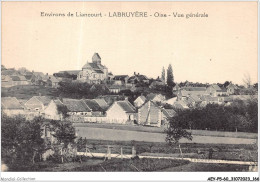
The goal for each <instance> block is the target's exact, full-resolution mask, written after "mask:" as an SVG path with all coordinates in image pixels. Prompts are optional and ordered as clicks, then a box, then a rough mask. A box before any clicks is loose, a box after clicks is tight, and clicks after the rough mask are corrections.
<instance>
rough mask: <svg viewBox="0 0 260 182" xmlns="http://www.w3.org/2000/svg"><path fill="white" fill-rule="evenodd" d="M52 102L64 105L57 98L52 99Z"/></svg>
mask: <svg viewBox="0 0 260 182" xmlns="http://www.w3.org/2000/svg"><path fill="white" fill-rule="evenodd" d="M53 102H54V103H55V104H56V105H60V106H61V105H64V104H63V103H62V102H61V101H60V100H59V99H57V100H53Z"/></svg>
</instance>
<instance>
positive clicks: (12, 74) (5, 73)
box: [1, 68, 20, 76]
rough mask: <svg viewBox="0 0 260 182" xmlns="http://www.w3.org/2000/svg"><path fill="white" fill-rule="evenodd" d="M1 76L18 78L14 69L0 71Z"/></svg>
mask: <svg viewBox="0 0 260 182" xmlns="http://www.w3.org/2000/svg"><path fill="white" fill-rule="evenodd" d="M1 75H9V76H18V75H20V74H19V73H18V71H17V70H15V69H14V68H11V69H5V70H1Z"/></svg>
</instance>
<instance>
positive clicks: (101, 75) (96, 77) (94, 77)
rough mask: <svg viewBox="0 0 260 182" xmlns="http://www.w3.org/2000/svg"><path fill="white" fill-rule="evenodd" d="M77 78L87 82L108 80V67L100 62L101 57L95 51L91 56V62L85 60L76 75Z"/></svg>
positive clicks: (97, 82) (98, 82)
mask: <svg viewBox="0 0 260 182" xmlns="http://www.w3.org/2000/svg"><path fill="white" fill-rule="evenodd" d="M77 80H80V81H85V82H88V83H96V84H100V83H101V82H104V81H106V80H108V69H107V67H106V66H104V65H102V64H101V57H100V56H99V54H98V53H95V54H94V55H93V57H92V63H89V62H87V63H86V64H85V65H84V66H83V67H82V70H81V71H80V72H79V73H78V75H77Z"/></svg>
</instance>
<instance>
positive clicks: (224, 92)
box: [216, 87, 228, 96]
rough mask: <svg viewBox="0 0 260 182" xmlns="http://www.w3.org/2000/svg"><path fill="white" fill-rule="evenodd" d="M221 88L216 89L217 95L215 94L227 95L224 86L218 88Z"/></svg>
mask: <svg viewBox="0 0 260 182" xmlns="http://www.w3.org/2000/svg"><path fill="white" fill-rule="evenodd" d="M220 89H221V90H217V95H216V96H225V95H228V92H227V89H226V88H224V87H221V88H220Z"/></svg>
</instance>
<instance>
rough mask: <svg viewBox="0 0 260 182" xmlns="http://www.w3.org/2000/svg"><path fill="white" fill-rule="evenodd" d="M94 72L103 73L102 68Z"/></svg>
mask: <svg viewBox="0 0 260 182" xmlns="http://www.w3.org/2000/svg"><path fill="white" fill-rule="evenodd" d="M94 71H95V72H96V73H104V72H103V71H102V70H94Z"/></svg>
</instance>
